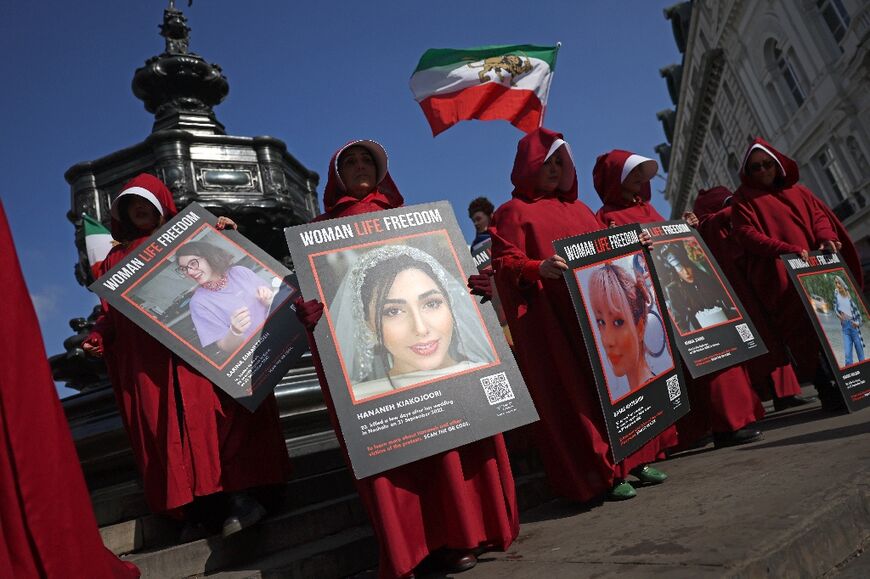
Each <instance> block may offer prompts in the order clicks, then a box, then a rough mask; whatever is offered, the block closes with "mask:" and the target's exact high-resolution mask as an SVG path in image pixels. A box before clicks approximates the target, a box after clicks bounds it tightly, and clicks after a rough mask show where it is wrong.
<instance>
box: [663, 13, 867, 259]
mask: <svg viewBox="0 0 870 579" xmlns="http://www.w3.org/2000/svg"><path fill="white" fill-rule="evenodd" d="M665 17H666V18H667V19H668V20H670V21H671V24H672V26H673V30H674V39H675V41H676V43H677V46H678V48H679V50H680V52H681V53H682V54H683V60H682V63H681V64H676V65H670V66H667V67H665V68H662V69H661V74H662V76H663V77H664V78H665V81H666V82H667V85H668V91H669V92H670V95H671V99H672V101H673V102H674V108H673V109H668V110H665V111H660V112H659V113H658V118H659V120H661V122H662V125H663V128H664V131H665V136H666V138H667V140H668V142H667V143H663V144H661V145H659V146H658V147H657V148H656V150H657V152H658V153H659V155H660V157H661V160H662V165H663V167H664V169H665V170H666V171H668V183H667V188H666V190H665V197H666V198H667V199H668V201H669V202H670V203H671V207H672V216H673V217H678V216H680V215H681V214H682V212H683V211H685V210H687V209H689V208H691V206H692V204H693V203H694V200H695V197H696V196H697V192H698V190H699V189H707V188H710V187H713V186H716V185H724V186H726V187H729V188H731V189H732V190H733V189H735V188H736V187H737V186H738V185H739V180H738V175H737V173H738V170H739V165H740V160H741V159H740V157H741V155H742V154H743V152H744V150H745V149H746V146H747V143H748V142H749V141H750V140H752V138H754V137H755V136H761V137H764V138H765V139H767V140H768V141H769V142H770V143H771V144H772V145H773V146H775V147H776V148H778V149H779V150H781V151H782V152H784V153H785V154H787V155H789V156H790V157H792V158H794V159H795V161H797V163H798V165H799V166H800V172H801V178H800V179H801V182H802V183H804V184H805V185H806V186H808V187H809V188H810V189H812V190H813V191H814V192H815V193H816V194H817V195H818V196H819V197H820V198H821V199H822V200H824V201H825V202H826V203H827V204H828V205H829V206H830V207H832V208H833V209H834V211H835V213H836V214H837V215H838V216H839V218H840V219H841V220H842V221H843V223H844V224H845V225H846V227H847V228H848V230H849V232H850V234H851V235H852V238H853V239H854V241H855V243H856V245H857V246H858V248H859V251H860V252H861V256H862V260H863V261H864V262H865V263H867V264H868V265H870V164H868V163H870V2H867V1H866V0H755V1H747V0H724V1H721V0H695V1H693V2H682V3H680V4H676V5H674V6H671V7H670V8H667V9H666V10H665ZM865 269H866V268H865Z"/></svg>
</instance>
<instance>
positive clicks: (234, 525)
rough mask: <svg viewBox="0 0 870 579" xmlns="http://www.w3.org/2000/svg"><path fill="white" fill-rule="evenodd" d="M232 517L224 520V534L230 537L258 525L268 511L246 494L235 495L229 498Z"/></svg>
mask: <svg viewBox="0 0 870 579" xmlns="http://www.w3.org/2000/svg"><path fill="white" fill-rule="evenodd" d="M229 505H230V515H229V516H228V517H227V518H226V520H224V524H223V529H222V534H223V536H224V537H229V536H230V535H232V534H234V533H238V532H239V531H241V530H242V529H245V528H247V527H250V526H251V525H255V524H257V523H258V522H259V521H260V519H262V518H263V517H265V516H266V509H264V508H263V505H261V504H260V503H258V502H257V501H256V500H255V499H254V498H252V497H251V496H250V495H247V494H245V493H233V494H232V495H230V498H229Z"/></svg>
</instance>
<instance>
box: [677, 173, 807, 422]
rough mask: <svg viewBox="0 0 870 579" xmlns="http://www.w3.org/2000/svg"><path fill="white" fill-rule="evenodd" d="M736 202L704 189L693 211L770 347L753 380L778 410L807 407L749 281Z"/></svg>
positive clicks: (752, 364)
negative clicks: (736, 235) (735, 232)
mask: <svg viewBox="0 0 870 579" xmlns="http://www.w3.org/2000/svg"><path fill="white" fill-rule="evenodd" d="M733 199H734V197H733V193H732V192H731V191H730V190H729V189H727V188H726V187H714V188H712V189H709V190H703V189H702V190H701V191H699V192H698V197H697V198H696V199H695V205H694V207H693V208H692V211H693V213H694V214H695V215H696V216H697V218H698V220H699V222H700V223H699V225H698V231H699V232H700V233H701V236H702V237H703V238H704V241H705V242H706V243H707V246H708V247H709V248H710V251H712V252H713V256H714V257H715V258H716V261H717V262H718V263H719V266H720V267H721V268H722V271H723V272H724V273H725V277H727V278H728V281H730V282H731V287H733V288H734V291H735V292H736V293H737V297H738V298H740V302H741V303H742V304H743V307H745V308H746V312H747V313H748V314H749V317H750V318H751V319H752V321H753V323H754V324H755V328H756V329H757V330H758V333H759V334H760V335H761V339H762V340H763V341H764V343H765V345H766V346H767V350H768V353H767V354H764V355H763V356H758V357H756V358H753V359H752V360H749V362H747V369H748V371H749V376H750V381H751V382H752V384H753V385H754V387H755V388H756V390H757V391H758V392H759V394H760V396H761V397H762V399H764V400H769V399H773V404H774V408H775V409H776V410H782V409H784V408H789V407H792V406H800V405H802V404H806V403H808V402H809V399H806V398H803V397H802V396H800V393H801V385H800V383H799V382H798V379H797V375H796V374H795V371H794V368H792V365H791V363H789V361H788V357H787V355H786V352H785V347H784V345H783V342H782V339H781V338H780V337H779V336H777V335H776V334H775V333H773V331H772V330H771V329H770V326H769V324H768V322H767V315H766V313H765V311H764V308H763V307H762V306H761V303H760V302H759V300H758V298H757V297H756V296H755V293H754V292H753V290H752V287H751V286H750V284H749V282H748V280H747V279H746V274H745V267H744V260H745V256H744V254H743V248H742V247H741V246H740V244H738V243H736V242H735V241H734V239H733V238H732V231H731V213H732V206H731V203H732V201H733Z"/></svg>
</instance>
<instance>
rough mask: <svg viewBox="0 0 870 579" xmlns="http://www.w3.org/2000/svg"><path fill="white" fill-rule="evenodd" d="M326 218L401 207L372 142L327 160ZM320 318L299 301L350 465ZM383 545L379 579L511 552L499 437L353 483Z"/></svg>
mask: <svg viewBox="0 0 870 579" xmlns="http://www.w3.org/2000/svg"><path fill="white" fill-rule="evenodd" d="M328 175H329V176H328V177H327V182H326V189H325V191H324V194H323V204H324V209H325V211H324V213H322V214H321V215H319V216H317V218H315V221H323V220H326V219H334V218H337V217H346V216H349V215H359V214H362V213H371V212H374V211H381V210H384V209H392V208H395V207H401V206H402V205H403V203H404V199H403V198H402V195H401V194H400V193H399V190H398V188H397V187H396V185H395V183H394V182H393V180H392V178H391V177H390V174H389V171H388V169H387V155H386V153H385V152H384V149H383V147H381V146H380V145H379V144H378V143H375V142H374V141H368V140H358V141H351V142H350V143H348V144H346V145H345V146H343V147H342V148H341V149H339V150H338V151H336V153H335V154H334V155H333V156H332V159H331V160H330V162H329V172H328ZM322 313H323V304H321V303H320V302H318V301H317V300H309V301H306V302H302V301H299V302H297V314H298V315H299V317H300V319H301V320H302V323H303V324H304V325H305V326H306V328H308V331H309V335H308V338H309V345H310V347H311V354H312V358H313V359H314V364H315V368H316V369H317V376H318V378H319V380H320V387H321V389H322V390H323V398H324V401H325V402H326V407H327V409H328V411H329V416H330V419H331V420H332V425H333V428H334V429H335V432H336V434H337V435H338V440H339V443H340V444H341V447H342V450H343V452H344V455H345V460H347V463H348V465H349V464H350V459H349V457H348V455H347V448H346V446H345V443H344V439H343V437H342V436H341V430H340V428H339V423H338V417H337V415H336V412H335V405H334V403H333V401H332V395H331V393H330V390H329V385H328V383H327V380H326V375H325V374H324V372H323V366H322V364H321V361H320V357H319V355H318V353H317V344H316V343H315V341H314V336H313V331H314V328H315V326H316V324H317V322H318V320H319V319H320V317H321V315H322ZM355 482H356V488H357V491H358V492H359V495H360V498H361V499H362V502H363V505H364V506H365V509H366V512H367V513H368V516H369V520H370V522H371V524H372V527H373V528H374V531H375V535H376V537H377V539H378V546H379V550H380V555H379V572H378V574H379V576H380V577H382V578H388V577H413V576H414V569H415V568H416V567H417V566H418V565H419V564H420V563H421V562H422V561H423V559H425V558H426V557H428V556H429V555H430V554H435V558H436V559H438V562H440V563H441V565H442V566H443V567H444V568H445V569H446V570H448V571H451V572H460V571H465V570H467V569H470V568H472V567H474V565H475V564H476V563H477V558H476V556H475V551H477V550H479V549H499V550H502V551H504V550H506V549H507V548H508V547H509V546H510V544H511V543H512V542H513V541H514V539H516V537H517V534H518V533H519V513H518V510H517V501H516V491H515V489H514V479H513V474H512V473H511V468H510V462H509V460H508V455H507V449H506V447H505V443H504V438H503V437H502V435H497V436H492V437H490V438H485V439H483V440H479V441H477V442H473V443H471V444H466V445H464V446H461V447H459V448H456V449H454V450H450V451H447V452H442V453H440V454H437V455H434V456H430V457H428V458H424V459H422V460H419V461H416V462H413V463H411V464H406V465H404V466H400V467H397V468H393V469H390V470H388V471H385V472H382V473H379V474H376V475H372V476H369V477H366V478H363V479H359V480H356V481H355Z"/></svg>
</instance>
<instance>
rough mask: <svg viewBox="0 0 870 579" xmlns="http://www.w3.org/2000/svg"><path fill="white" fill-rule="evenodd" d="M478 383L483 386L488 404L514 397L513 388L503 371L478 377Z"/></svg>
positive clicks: (498, 402) (499, 402)
mask: <svg viewBox="0 0 870 579" xmlns="http://www.w3.org/2000/svg"><path fill="white" fill-rule="evenodd" d="M480 385H481V386H483V391H484V392H485V393H486V399H487V401H488V402H489V405H490V406H492V405H494V404H501V403H502V402H507V401H508V400H513V399H514V391H513V388H511V383H510V382H509V381H508V379H507V374H505V373H504V372H499V373H498V374H490V375H489V376H484V377H483V378H481V379H480Z"/></svg>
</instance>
